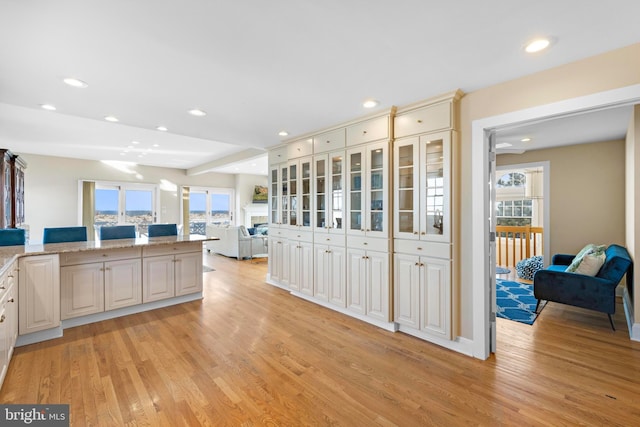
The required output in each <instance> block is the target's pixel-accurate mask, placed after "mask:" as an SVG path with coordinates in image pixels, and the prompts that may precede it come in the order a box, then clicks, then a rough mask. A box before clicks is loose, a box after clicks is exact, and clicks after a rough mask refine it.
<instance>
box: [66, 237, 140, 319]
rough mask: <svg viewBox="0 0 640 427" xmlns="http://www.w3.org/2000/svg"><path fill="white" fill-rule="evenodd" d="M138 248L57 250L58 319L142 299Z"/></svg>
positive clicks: (126, 305)
mask: <svg viewBox="0 0 640 427" xmlns="http://www.w3.org/2000/svg"><path fill="white" fill-rule="evenodd" d="M140 257H141V250H140V248H117V249H105V250H95V251H81V252H69V253H62V254H60V310H61V313H60V317H61V319H62V320H66V319H72V318H74V317H80V316H86V315H89V314H95V313H101V312H103V311H109V310H115V309H117V308H123V307H128V306H131V305H136V304H140V303H141V302H142V286H141V283H142V274H141V265H142V261H141V258H140Z"/></svg>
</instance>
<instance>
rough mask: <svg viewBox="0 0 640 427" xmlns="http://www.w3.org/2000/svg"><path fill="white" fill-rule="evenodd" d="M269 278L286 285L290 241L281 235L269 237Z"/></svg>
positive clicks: (287, 280) (287, 281)
mask: <svg viewBox="0 0 640 427" xmlns="http://www.w3.org/2000/svg"><path fill="white" fill-rule="evenodd" d="M268 250H269V278H270V279H271V281H273V282H275V283H277V284H279V285H281V286H285V287H288V286H289V275H290V274H291V272H290V271H289V268H290V265H291V264H290V262H289V261H290V260H289V256H290V243H289V240H288V239H286V238H283V237H279V236H274V237H269V244H268Z"/></svg>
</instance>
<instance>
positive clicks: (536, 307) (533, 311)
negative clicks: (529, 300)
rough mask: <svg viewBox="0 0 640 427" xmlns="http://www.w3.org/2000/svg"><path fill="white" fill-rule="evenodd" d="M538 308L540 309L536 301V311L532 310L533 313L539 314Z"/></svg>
mask: <svg viewBox="0 0 640 427" xmlns="http://www.w3.org/2000/svg"><path fill="white" fill-rule="evenodd" d="M538 307H540V300H538V302H537V303H536V309H535V310H533V312H534V313H536V314H539V313H538Z"/></svg>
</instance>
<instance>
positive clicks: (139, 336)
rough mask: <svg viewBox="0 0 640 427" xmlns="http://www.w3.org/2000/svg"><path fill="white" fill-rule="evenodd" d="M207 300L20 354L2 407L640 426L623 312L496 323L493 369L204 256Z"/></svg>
mask: <svg viewBox="0 0 640 427" xmlns="http://www.w3.org/2000/svg"><path fill="white" fill-rule="evenodd" d="M204 262H205V264H206V265H209V266H211V267H213V268H215V270H216V271H214V272H211V273H206V274H205V275H204V276H203V277H204V299H203V300H201V301H194V302H189V303H186V304H182V305H179V306H172V307H166V308H162V309H158V310H154V311H149V312H145V313H139V314H135V315H131V316H127V317H123V318H118V319H112V320H107V321H104V322H99V323H95V324H91V325H85V326H80V327H76V328H72V329H67V330H65V332H64V337H62V338H59V339H56V340H51V341H47V342H43V343H37V344H33V345H30V346H25V347H20V348H18V349H16V352H15V355H14V358H13V360H12V362H11V366H10V368H9V372H8V374H7V377H6V379H5V384H4V386H3V389H2V390H1V391H0V402H2V403H69V404H70V411H71V416H72V417H71V423H72V425H74V426H83V425H98V426H109V427H111V426H120V425H122V426H154V427H155V426H172V427H173V426H197V425H204V426H227V425H228V426H265V425H269V426H307V425H345V426H375V425H378V426H402V427H404V426H425V425H427V426H431V425H434V426H455V425H483V426H484V425H487V426H488V425H491V426H493V425H523V426H528V425H531V426H558V425H607V426H609V425H611V426H629V425H638V424H640V405H639V404H638V402H640V370H639V369H637V366H638V365H639V363H640V343H637V342H632V341H630V340H629V337H628V331H627V329H626V328H627V327H626V322H625V320H624V314H623V312H622V309H621V307H618V311H617V313H616V315H615V316H614V318H615V322H616V325H617V326H618V330H617V331H615V332H613V331H611V329H610V327H609V324H608V319H607V318H606V316H602V315H601V313H595V312H590V311H588V310H582V309H577V308H574V307H568V306H563V305H561V304H554V303H551V304H548V305H547V306H546V307H545V308H544V310H543V311H542V313H541V314H540V315H539V317H538V319H537V320H536V322H535V323H534V324H533V325H532V326H528V325H523V324H519V323H515V322H511V321H508V320H504V319H498V321H497V327H498V352H497V354H495V355H492V356H491V357H490V358H489V359H488V360H487V361H479V360H476V359H473V358H470V357H466V356H462V355H459V354H456V353H454V352H451V351H449V350H446V349H444V348H441V347H438V346H435V345H433V344H430V343H427V342H425V341H422V340H420V339H417V338H415V337H412V336H408V335H405V334H403V333H392V332H389V331H385V330H382V329H379V328H376V327H374V326H372V325H369V324H366V323H363V322H360V321H358V320H355V319H352V318H350V317H348V316H344V315H341V314H339V313H337V312H334V311H332V310H329V309H326V308H323V307H320V306H318V305H315V304H313V303H311V302H309V301H306V300H303V299H300V298H296V297H294V296H292V295H290V294H289V293H288V292H286V291H285V290H283V289H279V288H276V287H273V286H269V285H267V284H265V282H264V278H265V275H266V267H267V266H266V263H251V262H249V261H236V260H235V259H229V258H225V257H220V256H211V255H205V256H204Z"/></svg>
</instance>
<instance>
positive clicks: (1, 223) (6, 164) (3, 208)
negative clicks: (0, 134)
mask: <svg viewBox="0 0 640 427" xmlns="http://www.w3.org/2000/svg"><path fill="white" fill-rule="evenodd" d="M26 167H27V164H26V162H25V161H24V160H22V159H21V158H20V157H18V156H17V155H16V154H13V153H12V152H11V151H9V150H6V149H0V191H2V195H1V197H0V199H1V200H0V201H1V204H0V228H16V227H20V226H22V225H24V170H25V169H26Z"/></svg>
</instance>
